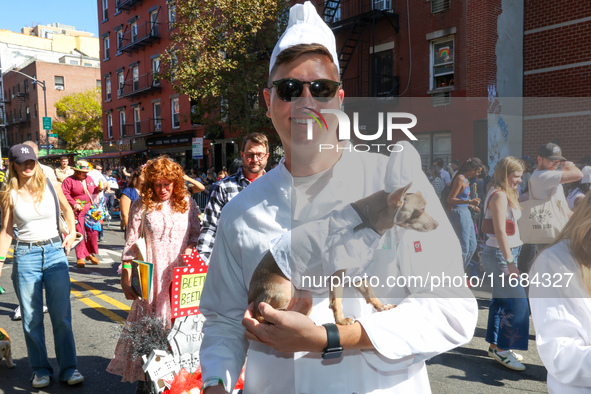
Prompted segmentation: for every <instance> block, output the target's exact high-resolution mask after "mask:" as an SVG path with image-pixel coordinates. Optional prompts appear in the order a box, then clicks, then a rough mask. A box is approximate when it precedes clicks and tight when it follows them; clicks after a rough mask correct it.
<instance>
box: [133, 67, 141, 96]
mask: <svg viewBox="0 0 591 394" xmlns="http://www.w3.org/2000/svg"><path fill="white" fill-rule="evenodd" d="M131 77H132V80H133V90H134V91H136V90H138V89H139V88H140V71H139V68H138V66H134V67H132V68H131Z"/></svg>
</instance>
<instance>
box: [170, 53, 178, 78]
mask: <svg viewBox="0 0 591 394" xmlns="http://www.w3.org/2000/svg"><path fill="white" fill-rule="evenodd" d="M177 64H178V59H177V57H176V51H174V52H172V53H171V54H170V70H169V73H170V80H171V81H176V77H175V74H176V71H177V70H176V69H177Z"/></svg>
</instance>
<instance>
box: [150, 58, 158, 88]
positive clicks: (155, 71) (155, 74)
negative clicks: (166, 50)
mask: <svg viewBox="0 0 591 394" xmlns="http://www.w3.org/2000/svg"><path fill="white" fill-rule="evenodd" d="M152 83H153V85H156V86H158V85H160V58H159V57H156V58H154V59H152Z"/></svg>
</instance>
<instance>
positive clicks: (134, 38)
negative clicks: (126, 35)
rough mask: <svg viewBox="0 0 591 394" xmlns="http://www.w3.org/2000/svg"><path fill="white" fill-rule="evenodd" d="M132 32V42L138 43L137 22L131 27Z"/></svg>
mask: <svg viewBox="0 0 591 394" xmlns="http://www.w3.org/2000/svg"><path fill="white" fill-rule="evenodd" d="M129 27H130V30H131V42H136V41H137V22H133V23H132V24H131V25H130V26H129Z"/></svg>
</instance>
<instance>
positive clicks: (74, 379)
mask: <svg viewBox="0 0 591 394" xmlns="http://www.w3.org/2000/svg"><path fill="white" fill-rule="evenodd" d="M66 382H67V383H68V384H69V385H70V386H73V385H75V384H79V383H82V382H84V376H82V374H81V373H80V372H79V371H78V370H77V369H75V370H74V373H73V374H72V376H70V379H68V380H66Z"/></svg>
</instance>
